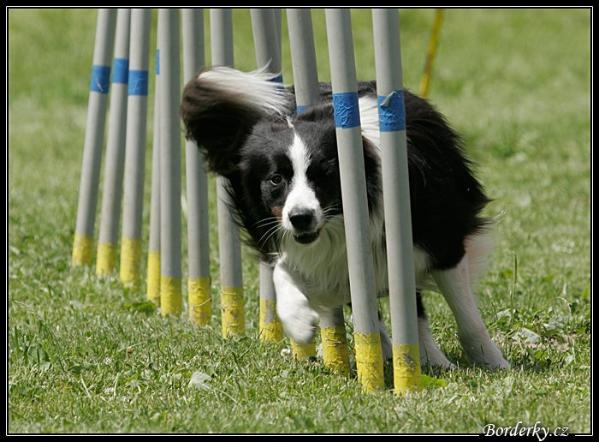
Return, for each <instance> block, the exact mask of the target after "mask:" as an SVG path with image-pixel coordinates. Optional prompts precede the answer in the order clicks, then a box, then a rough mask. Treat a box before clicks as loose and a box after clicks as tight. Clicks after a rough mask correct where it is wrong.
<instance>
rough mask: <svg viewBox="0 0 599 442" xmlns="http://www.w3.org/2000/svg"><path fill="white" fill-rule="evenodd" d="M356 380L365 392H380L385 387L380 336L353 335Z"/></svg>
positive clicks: (376, 334)
mask: <svg viewBox="0 0 599 442" xmlns="http://www.w3.org/2000/svg"><path fill="white" fill-rule="evenodd" d="M354 345H355V348H356V365H357V368H358V380H359V381H360V384H362V389H363V390H364V391H365V392H367V393H368V392H371V391H376V390H382V389H383V388H384V386H385V379H384V375H383V351H382V347H381V334H380V333H378V332H375V333H370V334H365V333H357V332H356V333H354Z"/></svg>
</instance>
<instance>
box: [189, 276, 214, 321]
mask: <svg viewBox="0 0 599 442" xmlns="http://www.w3.org/2000/svg"><path fill="white" fill-rule="evenodd" d="M210 285H211V281H210V278H209V277H205V278H189V279H188V280H187V292H188V293H187V295H188V301H189V319H190V320H191V322H193V323H194V324H196V325H201V326H204V325H210V319H211V317H212V296H211V294H210Z"/></svg>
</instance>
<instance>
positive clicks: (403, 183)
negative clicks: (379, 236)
mask: <svg viewBox="0 0 599 442" xmlns="http://www.w3.org/2000/svg"><path fill="white" fill-rule="evenodd" d="M372 24H373V31H374V58H375V68H376V84H377V95H378V108H379V122H380V136H381V167H382V176H383V204H384V208H385V235H386V241H387V269H388V274H389V306H390V312H391V330H392V344H393V380H394V386H395V392H396V393H398V394H401V393H405V392H407V391H410V390H413V389H416V388H418V387H419V386H420V355H419V348H418V324H417V320H418V315H417V311H416V295H415V294H416V282H415V280H414V258H413V241H412V221H411V216H410V213H411V209H410V181H409V177H408V154H407V141H406V121H405V106H404V92H403V83H402V66H401V45H400V37H399V14H398V12H397V10H395V9H373V11H372Z"/></svg>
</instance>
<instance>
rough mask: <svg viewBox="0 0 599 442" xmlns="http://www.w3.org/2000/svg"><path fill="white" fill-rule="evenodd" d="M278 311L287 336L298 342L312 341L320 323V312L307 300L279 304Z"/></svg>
mask: <svg viewBox="0 0 599 442" xmlns="http://www.w3.org/2000/svg"><path fill="white" fill-rule="evenodd" d="M277 313H278V315H279V319H280V320H281V323H282V324H283V329H284V330H285V334H286V335H287V336H289V337H290V338H291V339H293V340H294V341H295V342H297V343H298V344H307V343H309V342H311V341H312V338H314V333H315V332H316V325H317V324H318V314H317V313H316V312H315V311H314V310H313V309H312V308H311V307H310V305H309V304H308V303H307V302H295V303H293V304H281V305H277Z"/></svg>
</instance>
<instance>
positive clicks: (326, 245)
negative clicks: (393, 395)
mask: <svg viewBox="0 0 599 442" xmlns="http://www.w3.org/2000/svg"><path fill="white" fill-rule="evenodd" d="M273 78H274V75H272V74H268V73H266V72H264V71H263V70H262V71H255V72H251V73H244V72H240V71H238V70H235V69H231V68H226V67H213V68H211V69H206V70H204V71H202V72H201V73H200V74H199V75H198V76H197V77H196V78H194V79H193V80H192V81H190V82H189V83H188V84H187V85H186V87H185V90H184V92H183V99H182V104H181V115H182V118H183V121H184V123H185V126H186V131H187V132H186V135H187V137H188V138H190V139H193V140H195V141H196V142H197V143H198V145H199V146H200V148H201V149H202V150H203V152H204V154H205V158H206V160H207V164H208V167H209V169H210V170H211V171H213V172H216V173H217V174H220V175H222V176H224V177H226V178H228V180H229V182H230V189H229V190H230V194H231V196H232V201H233V204H234V210H235V212H236V215H237V217H238V221H239V223H240V224H241V226H242V227H243V228H245V230H246V231H247V233H248V234H249V235H248V237H249V241H250V243H251V244H252V246H253V247H254V248H255V249H256V250H257V251H259V252H260V253H261V255H262V258H263V259H267V260H269V261H270V262H272V263H274V264H275V267H274V283H275V287H276V292H277V313H278V315H279V317H280V319H281V322H282V323H283V327H284V329H285V332H286V333H287V335H289V336H290V337H291V338H293V339H294V340H296V341H297V342H304V343H305V342H307V341H309V340H310V339H311V338H312V336H313V335H314V332H315V326H316V324H317V323H318V320H319V318H323V317H325V316H326V315H330V314H331V310H332V309H334V308H336V307H339V306H341V305H343V304H345V303H348V302H350V298H349V279H348V270H347V257H346V249H345V241H346V238H345V231H344V226H343V206H342V201H341V190H340V182H339V166H338V161H337V143H336V140H335V124H334V119H333V108H332V96H331V88H330V85H327V84H321V104H320V105H319V106H317V107H316V108H313V109H312V110H310V111H308V112H306V113H302V114H297V113H296V112H295V98H294V92H293V89H285V88H283V87H281V86H280V85H279V84H278V83H276V82H273V81H272V80H273ZM359 104H360V119H361V124H362V138H363V146H364V160H365V167H366V180H367V194H368V207H369V215H370V225H369V227H370V238H371V244H372V250H373V255H374V260H375V262H374V264H375V277H376V288H377V293H379V295H381V294H385V291H386V290H387V268H386V252H385V247H386V246H385V232H384V219H383V207H382V205H383V198H382V194H381V168H380V159H379V148H380V147H379V139H380V136H379V124H378V108H377V98H376V88H375V83H374V82H369V83H360V84H359ZM405 107H406V118H407V122H406V123H407V139H408V162H409V173H410V198H411V207H412V225H413V238H414V259H415V269H416V281H417V286H418V287H419V290H418V293H417V296H418V316H419V318H418V326H419V333H420V354H421V357H422V363H423V364H430V365H432V366H436V367H443V368H450V367H452V366H453V364H452V363H451V362H450V361H449V360H448V359H447V357H446V356H445V355H444V354H443V352H442V351H441V350H440V349H439V346H438V345H437V343H436V342H435V340H434V339H433V337H432V335H431V332H430V328H429V325H428V321H427V318H426V316H425V313H424V309H423V306H422V301H421V299H420V288H422V287H423V286H424V284H425V283H426V281H427V280H430V279H431V278H429V276H432V279H433V280H434V281H435V282H436V283H437V286H438V287H439V289H440V290H441V292H442V293H443V295H444V297H445V299H446V301H447V302H448V304H449V306H450V308H451V310H452V311H453V314H454V315H455V318H456V321H457V325H458V332H459V333H458V334H459V338H460V341H461V344H462V346H463V348H464V351H465V353H466V355H467V357H468V358H469V360H470V361H472V362H475V363H478V364H481V365H483V366H486V367H489V368H507V367H509V363H508V362H507V361H506V360H505V359H504V358H503V356H502V353H501V351H500V350H499V349H498V347H497V346H496V345H495V344H494V343H493V342H492V341H491V339H490V337H489V334H488V332H487V329H486V327H485V325H484V323H483V321H482V319H481V316H480V313H479V310H478V308H477V305H476V301H475V297H474V294H473V290H472V286H473V283H474V282H475V280H476V279H477V277H478V276H479V275H480V271H481V270H482V267H483V265H482V264H483V263H484V260H485V257H486V256H487V254H488V253H489V251H490V246H491V244H490V240H489V236H490V235H489V228H490V221H489V220H487V219H485V218H483V217H481V215H480V212H481V210H482V209H483V207H484V206H485V205H486V204H487V203H488V201H489V200H488V199H487V197H486V196H485V194H484V193H483V190H482V188H481V185H480V183H479V182H478V181H477V180H476V179H475V178H474V176H473V174H472V172H471V170H470V163H469V161H468V160H467V159H466V158H465V157H464V154H463V153H462V148H461V144H460V139H459V137H458V136H457V135H456V133H455V132H454V131H453V130H452V129H451V128H450V127H449V126H448V124H447V123H446V121H445V119H444V118H443V116H442V115H441V114H439V113H438V112H437V111H436V110H435V109H434V108H433V107H432V106H431V105H430V104H429V103H428V102H426V101H425V100H424V99H422V98H419V97H417V96H415V95H413V94H410V93H406V94H405ZM380 330H381V337H382V342H383V350H384V352H385V354H386V356H387V357H390V354H391V347H390V342H389V338H388V336H387V335H386V333H385V331H384V327H383V324H382V323H381V324H380Z"/></svg>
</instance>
